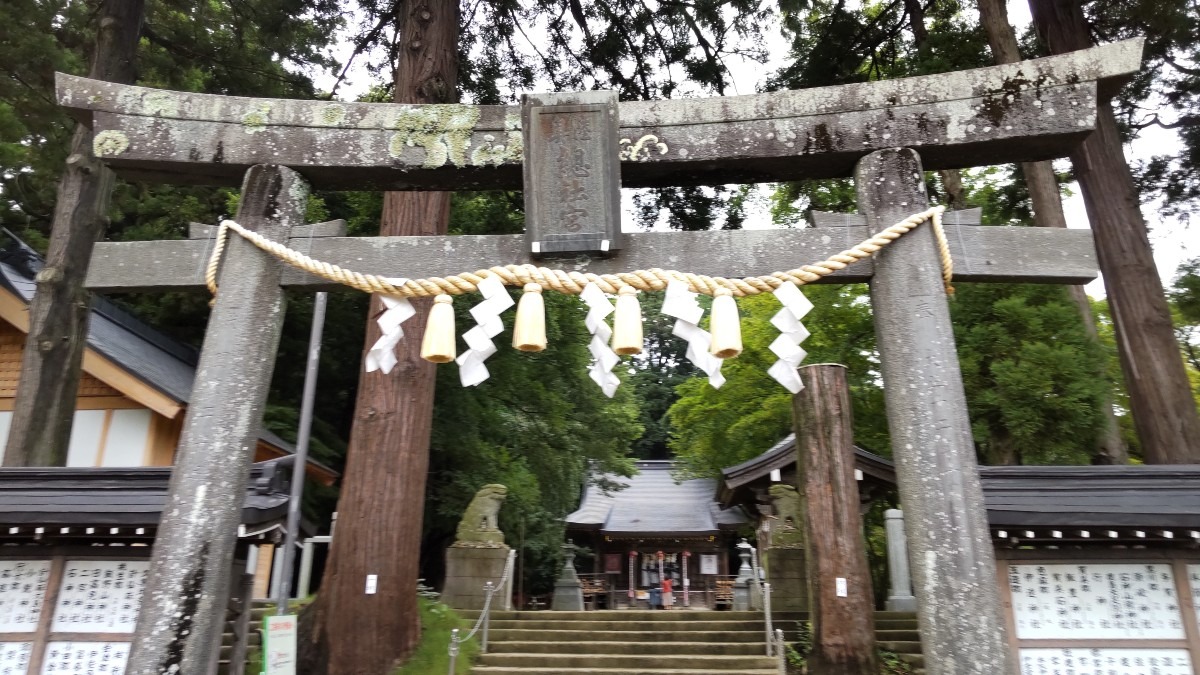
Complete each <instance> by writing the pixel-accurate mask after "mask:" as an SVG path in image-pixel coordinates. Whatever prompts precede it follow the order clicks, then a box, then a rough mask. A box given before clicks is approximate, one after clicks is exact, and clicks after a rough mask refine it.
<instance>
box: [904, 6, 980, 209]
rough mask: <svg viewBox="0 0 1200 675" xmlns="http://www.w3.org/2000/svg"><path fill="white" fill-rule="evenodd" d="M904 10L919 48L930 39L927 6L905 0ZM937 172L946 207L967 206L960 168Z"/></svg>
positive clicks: (914, 40)
mask: <svg viewBox="0 0 1200 675" xmlns="http://www.w3.org/2000/svg"><path fill="white" fill-rule="evenodd" d="M904 11H905V12H907V13H908V25H909V28H911V29H912V34H913V42H915V43H916V45H917V49H918V50H919V49H921V48H922V47H923V46H924V45H925V43H926V42H927V41H928V40H929V29H927V28H925V8H924V7H922V6H921V0H904ZM937 173H938V176H940V177H941V179H942V189H943V190H945V192H946V208H948V209H950V210H951V211H954V210H957V209H962V208H966V206H967V193H966V190H964V189H963V183H962V173H960V172H959V170H958V169H943V170H941V171H938V172H937Z"/></svg>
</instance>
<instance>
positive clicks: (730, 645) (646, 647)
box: [488, 635, 767, 656]
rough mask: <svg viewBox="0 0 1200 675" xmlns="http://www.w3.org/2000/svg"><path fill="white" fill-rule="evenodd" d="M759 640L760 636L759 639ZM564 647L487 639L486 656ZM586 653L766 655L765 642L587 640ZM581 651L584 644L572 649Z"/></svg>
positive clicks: (547, 651) (551, 651)
mask: <svg viewBox="0 0 1200 675" xmlns="http://www.w3.org/2000/svg"><path fill="white" fill-rule="evenodd" d="M759 637H760V638H761V637H762V636H761V635H760V636H759ZM566 647H567V645H564V644H563V641H558V642H527V641H523V640H522V641H517V640H503V641H501V640H493V639H489V640H488V653H489V654H558V653H560V652H562V651H565V649H566ZM586 647H587V650H586V651H587V653H589V654H619V653H622V652H634V653H637V654H654V655H663V654H666V655H672V656H673V655H677V654H684V655H695V656H718V655H724V656H765V655H766V650H767V643H765V642H639V643H638V644H636V645H633V644H630V643H629V641H627V640H626V641H618V642H601V641H590V642H588V643H587V645H586ZM573 651H576V652H583V651H584V649H583V645H579V646H577V647H575V648H574V649H573Z"/></svg>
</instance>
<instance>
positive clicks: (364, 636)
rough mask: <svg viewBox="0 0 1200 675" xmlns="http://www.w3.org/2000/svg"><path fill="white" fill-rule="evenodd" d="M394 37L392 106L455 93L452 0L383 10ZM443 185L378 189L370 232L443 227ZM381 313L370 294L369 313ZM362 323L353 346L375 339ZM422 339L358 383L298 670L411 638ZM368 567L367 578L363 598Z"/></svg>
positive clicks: (417, 634)
mask: <svg viewBox="0 0 1200 675" xmlns="http://www.w3.org/2000/svg"><path fill="white" fill-rule="evenodd" d="M393 11H394V15H393V16H392V19H393V21H394V25H395V26H396V29H397V33H398V34H399V40H398V42H397V44H396V45H395V55H396V67H395V70H394V77H393V99H394V100H395V102H397V103H436V104H442V103H453V102H455V101H457V100H458V89H457V83H458V31H459V14H458V12H459V5H458V2H457V0H422V1H415V0H408V1H405V2H398V3H396V4H395V6H394V7H393ZM450 198H451V194H450V193H449V192H392V193H387V194H386V195H385V196H384V204H383V217H382V221H381V226H380V234H381V235H385V236H406V235H444V234H446V231H447V226H448V224H449V220H450ZM413 304H414V305H415V306H416V307H417V315H416V316H415V317H413V318H412V319H410V320H409V322H408V323H407V325H406V326H405V330H406V332H410V333H411V334H413V335H421V333H422V332H423V330H424V327H425V321H426V319H427V318H428V310H429V307H430V305H431V304H432V303H431V302H430V301H428V300H416V301H414V302H413ZM382 310H383V305H382V303H381V302H380V301H379V300H378V299H374V300H372V302H371V310H370V316H371V317H375V316H377V315H378V314H379V312H381V311H382ZM379 335H380V333H379V329H378V327H377V326H376V325H375V323H374V321H369V323H368V326H367V332H366V343H365V346H364V349H369V348H370V346H371V345H372V344H374V342H375V341H376V340H377V339H378V338H379ZM420 346H421V341H420V340H417V339H412V340H403V341H401V343H400V346H399V347H398V348H397V354H396V356H397V358H398V359H399V363H398V364H397V365H396V367H395V369H394V370H393V371H392V372H391V373H390V374H387V375H385V374H383V373H381V372H378V371H377V372H374V373H364V374H363V375H362V377H361V379H360V380H359V388H358V399H357V402H356V404H355V416H354V423H353V427H352V428H351V431H350V447H349V450H348V457H347V462H346V472H345V475H344V477H343V481H342V498H341V499H340V500H339V503H338V514H339V518H338V530H337V537H336V538H335V539H334V542H333V544H332V546H331V550H330V560H329V564H328V566H327V567H326V571H325V577H324V580H323V582H322V592H321V594H320V596H319V598H318V600H317V602H316V603H315V605H314V607H313V608H312V609H311V613H310V615H309V618H310V619H311V620H312V621H313V622H314V624H313V628H312V639H314V640H315V641H316V642H317V649H316V650H315V652H314V656H312V657H310V658H311V660H310V661H309V663H308V664H307V666H306V671H307V672H312V673H331V674H333V675H337V674H341V673H346V674H355V675H357V674H365V673H372V674H374V673H383V672H388V671H389V670H390V669H392V668H394V667H395V666H397V665H398V664H400V663H402V662H403V661H404V659H406V658H407V657H408V655H409V654H411V653H412V651H413V649H414V648H415V647H416V645H417V643H418V642H419V641H420V638H421V625H420V615H419V614H418V612H417V595H416V591H415V584H416V579H417V577H418V575H419V568H420V552H421V522H422V514H423V512H424V507H425V480H426V473H427V472H428V468H429V438H430V431H431V428H432V421H433V398H434V386H435V376H436V366H435V365H434V364H432V363H429V362H428V361H425V360H423V359H421V355H420ZM368 575H374V576H375V577H376V578H377V579H378V588H377V591H376V592H375V593H374V594H371V595H364V594H363V585H364V583H365V580H366V578H367V576H368Z"/></svg>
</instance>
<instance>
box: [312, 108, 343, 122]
mask: <svg viewBox="0 0 1200 675" xmlns="http://www.w3.org/2000/svg"><path fill="white" fill-rule="evenodd" d="M313 117H314V118H315V119H314V120H313V122H314V123H315V124H319V125H322V126H330V127H333V126H337V125H339V124H341V123H342V122H343V121H344V120H345V119H346V106H343V105H338V104H336V103H332V104H330V105H323V106H321V107H320V108H318V109H317V110H315V111H314V112H313Z"/></svg>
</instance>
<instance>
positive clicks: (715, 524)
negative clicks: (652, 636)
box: [566, 460, 750, 607]
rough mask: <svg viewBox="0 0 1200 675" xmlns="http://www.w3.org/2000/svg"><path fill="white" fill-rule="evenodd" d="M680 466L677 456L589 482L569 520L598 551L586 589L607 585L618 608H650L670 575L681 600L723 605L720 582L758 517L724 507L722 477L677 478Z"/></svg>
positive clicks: (578, 539) (572, 531) (577, 538)
mask: <svg viewBox="0 0 1200 675" xmlns="http://www.w3.org/2000/svg"><path fill="white" fill-rule="evenodd" d="M674 469H675V465H674V463H673V462H669V461H650V460H646V461H639V462H638V463H637V470H638V473H637V474H635V475H634V476H632V477H631V478H624V477H620V476H602V477H600V476H598V477H593V480H591V481H589V482H588V486H587V488H586V489H585V490H584V493H583V499H582V501H581V503H580V505H579V509H578V510H576V511H575V512H574V513H572V514H571V515H569V516H567V518H566V522H567V536H568V537H569V538H571V539H572V541H574V543H575V544H577V545H580V546H586V547H587V548H589V549H591V551H592V552H593V553H594V554H595V555H594V560H593V565H592V571H591V573H585V574H583V575H581V578H582V579H583V581H584V584H585V591H586V588H587V586H588V585H589V584H592V585H593V586H595V585H602V586H603V587H604V589H605V590H606V591H607V592H606V593H604V594H603V596H604V598H605V599H608V601H609V602H610V603H611V605H612V606H616V607H623V606H628V605H630V604H639V603H640V604H641V605H643V606H645V604H646V603H647V599H648V595H649V593H648V592H649V590H650V589H652V588H658V587H659V586H660V582H661V581H662V579H663V578H665V579H668V580H670V581H671V582H672V589H673V598H672V599H673V600H674V602H675V604H679V605H683V604H687V605H691V606H695V605H707V606H712V605H714V604H717V602H718V597H717V595H718V592H717V586H718V584H717V581H719V580H722V579H723V578H725V577H728V576H729V575H731V574H733V573H735V572H736V571H737V565H736V563H731V562H730V560H731V556H733V555H734V545H735V544H736V543H737V534H738V532H739V530H743V531H745V530H747V526H748V524H749V523H750V519H749V518H747V517H746V514H745V513H744V512H743V511H742V510H741V509H740V508H734V509H726V510H722V509H721V508H720V506H719V505H718V504H717V501H716V499H715V498H714V496H715V494H716V481H714V480H711V479H702V478H701V479H693V480H685V481H676V480H675V476H674V475H673V471H674ZM613 486H616V488H617V489H606V488H612V487H613ZM733 559H734V560H736V558H733ZM685 588H686V590H687V593H686V598H685V593H684V590H685ZM720 600H724V598H720Z"/></svg>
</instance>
